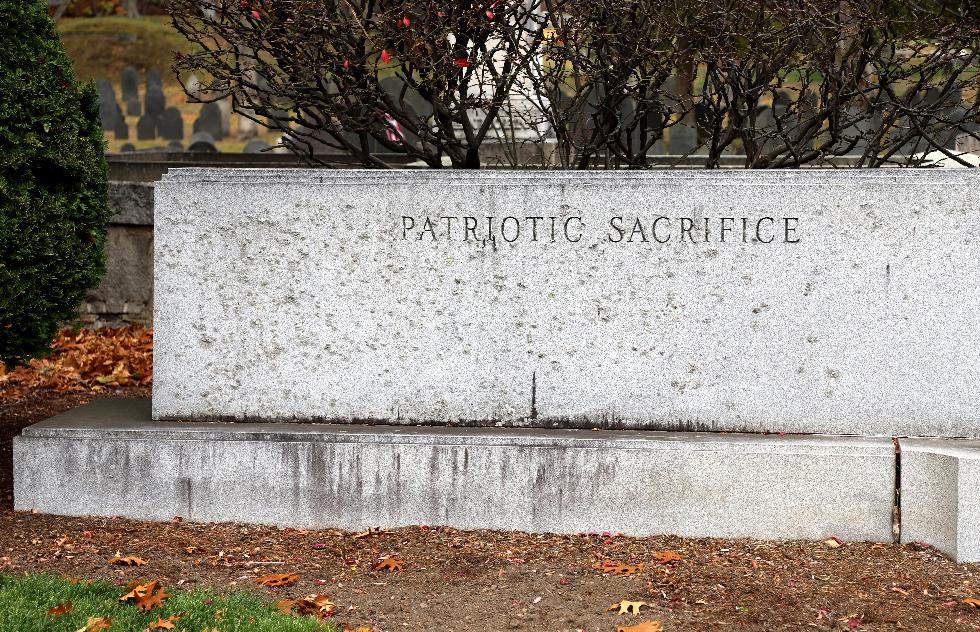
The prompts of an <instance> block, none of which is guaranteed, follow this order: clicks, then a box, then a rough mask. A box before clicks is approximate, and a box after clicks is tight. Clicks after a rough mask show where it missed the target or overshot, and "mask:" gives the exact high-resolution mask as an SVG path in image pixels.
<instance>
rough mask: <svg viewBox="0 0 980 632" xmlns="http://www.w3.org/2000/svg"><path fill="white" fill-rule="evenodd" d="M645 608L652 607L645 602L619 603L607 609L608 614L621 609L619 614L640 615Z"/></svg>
mask: <svg viewBox="0 0 980 632" xmlns="http://www.w3.org/2000/svg"><path fill="white" fill-rule="evenodd" d="M643 606H646V607H648V608H649V607H650V604H648V603H647V602H645V601H625V600H623V601H617V602H616V603H614V604H613V605H611V606H609V607H608V608H606V612H610V611H612V610H616V609H617V608H618V609H619V612H618V613H617V614H640V608H642V607H643Z"/></svg>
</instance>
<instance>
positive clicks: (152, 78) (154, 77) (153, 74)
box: [146, 68, 163, 92]
mask: <svg viewBox="0 0 980 632" xmlns="http://www.w3.org/2000/svg"><path fill="white" fill-rule="evenodd" d="M152 88H157V89H159V90H160V91H161V92H162V91H163V77H162V76H161V75H160V71H159V70H157V69H155V68H151V69H149V70H147V71H146V91H147V92H149V91H150V90H151V89H152Z"/></svg>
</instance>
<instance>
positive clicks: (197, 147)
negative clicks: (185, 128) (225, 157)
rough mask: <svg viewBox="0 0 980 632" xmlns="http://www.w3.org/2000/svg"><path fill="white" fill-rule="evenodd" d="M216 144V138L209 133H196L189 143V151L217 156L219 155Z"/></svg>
mask: <svg viewBox="0 0 980 632" xmlns="http://www.w3.org/2000/svg"><path fill="white" fill-rule="evenodd" d="M214 143H215V141H214V136H212V135H211V134H209V133H208V132H195V133H194V135H193V136H191V139H190V141H189V142H188V143H187V151H190V152H195V153H207V154H216V153H218V147H217V146H216V145H215V144H214Z"/></svg>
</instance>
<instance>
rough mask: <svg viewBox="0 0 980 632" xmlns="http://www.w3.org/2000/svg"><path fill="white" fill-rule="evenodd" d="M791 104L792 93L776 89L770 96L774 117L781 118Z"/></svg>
mask: <svg viewBox="0 0 980 632" xmlns="http://www.w3.org/2000/svg"><path fill="white" fill-rule="evenodd" d="M792 105H793V95H791V94H790V93H789V92H787V91H786V90H777V91H776V94H775V96H773V98H772V113H773V116H775V117H776V118H783V117H785V116H786V114H787V113H788V112H789V109H790V107H791V106H792Z"/></svg>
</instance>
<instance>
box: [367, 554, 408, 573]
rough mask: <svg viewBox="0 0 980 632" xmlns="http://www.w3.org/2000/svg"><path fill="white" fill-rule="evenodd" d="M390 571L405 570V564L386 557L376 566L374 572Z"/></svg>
mask: <svg viewBox="0 0 980 632" xmlns="http://www.w3.org/2000/svg"><path fill="white" fill-rule="evenodd" d="M384 569H388V570H389V571H390V572H395V571H403V570H405V562H403V561H401V560H399V559H398V558H394V557H386V558H385V559H383V560H381V561H380V562H378V563H377V564H375V565H374V570H376V571H382V570H384Z"/></svg>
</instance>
